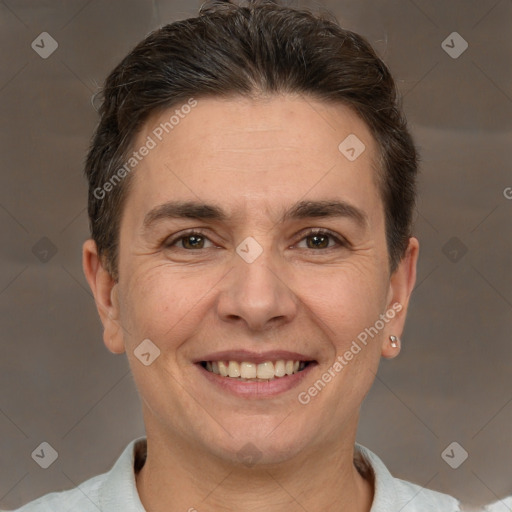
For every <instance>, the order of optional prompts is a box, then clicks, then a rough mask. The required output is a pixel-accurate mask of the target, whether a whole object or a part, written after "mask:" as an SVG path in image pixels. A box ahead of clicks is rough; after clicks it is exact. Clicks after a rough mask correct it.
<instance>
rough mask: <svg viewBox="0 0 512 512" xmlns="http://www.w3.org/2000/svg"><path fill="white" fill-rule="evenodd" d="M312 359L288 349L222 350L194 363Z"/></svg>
mask: <svg viewBox="0 0 512 512" xmlns="http://www.w3.org/2000/svg"><path fill="white" fill-rule="evenodd" d="M280 359H283V360H285V361H290V360H293V361H314V360H315V359H314V358H313V357H309V356H307V355H305V354H300V353H299V352H290V351H288V350H270V351H268V352H251V351H250V350H224V351H222V352H212V353H210V354H206V355H204V356H202V357H200V358H198V359H196V360H194V363H200V362H202V361H239V362H247V363H256V364H258V363H264V362H266V361H279V360H280Z"/></svg>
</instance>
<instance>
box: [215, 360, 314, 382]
mask: <svg viewBox="0 0 512 512" xmlns="http://www.w3.org/2000/svg"><path fill="white" fill-rule="evenodd" d="M305 367H306V362H305V361H293V360H288V361H285V360H284V359H280V360H278V361H275V362H272V361H265V362H264V363H259V364H256V363H248V362H246V361H243V362H241V363H239V362H238V361H207V362H206V369H207V370H208V371H210V372H213V373H216V374H217V375H221V376H222V377H231V378H232V379H237V378H239V379H242V380H247V379H251V380H272V379H274V378H275V377H284V376H285V375H293V374H294V373H297V372H299V371H302V370H303V369H304V368H305Z"/></svg>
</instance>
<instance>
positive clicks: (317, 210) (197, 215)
mask: <svg viewBox="0 0 512 512" xmlns="http://www.w3.org/2000/svg"><path fill="white" fill-rule="evenodd" d="M328 217H346V218H349V219H352V220H353V221H355V222H356V224H358V226H359V227H362V228H364V227H366V226H367V225H368V216H367V215H366V213H365V212H364V211H363V210H361V209H359V208H357V207H356V206H354V205H352V204H350V203H347V202H346V201H341V200H331V201H327V200H326V201H299V202H297V203H295V204H294V205H292V207H291V208H289V209H288V210H286V211H285V212H284V213H283V214H282V216H281V219H280V221H279V222H281V223H282V222H286V221H288V220H296V219H308V218H328ZM164 219H197V220H213V221H218V222H226V221H228V220H229V215H228V214H227V213H226V212H225V211H224V210H223V209H222V208H221V207H220V206H217V205H215V204H206V203H200V202H197V201H169V202H166V203H163V204H161V205H159V206H157V207H155V208H153V209H152V210H150V211H149V212H148V213H147V214H146V216H145V217H144V222H143V229H144V230H147V229H149V228H150V227H151V226H152V225H154V224H155V223H157V222H158V221H161V220H164Z"/></svg>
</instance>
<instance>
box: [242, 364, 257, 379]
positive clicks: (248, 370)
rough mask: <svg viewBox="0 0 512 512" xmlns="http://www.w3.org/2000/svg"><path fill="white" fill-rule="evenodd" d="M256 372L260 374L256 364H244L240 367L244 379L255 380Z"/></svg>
mask: <svg viewBox="0 0 512 512" xmlns="http://www.w3.org/2000/svg"><path fill="white" fill-rule="evenodd" d="M259 366H260V365H258V367H259ZM256 372H258V374H259V370H258V369H257V368H256V365H255V364H254V363H245V362H244V363H242V364H241V365H240V377H242V379H255V378H256ZM258 377H259V375H258Z"/></svg>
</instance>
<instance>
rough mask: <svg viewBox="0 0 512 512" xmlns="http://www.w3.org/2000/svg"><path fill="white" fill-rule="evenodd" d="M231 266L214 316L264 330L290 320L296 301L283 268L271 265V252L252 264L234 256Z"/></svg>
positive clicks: (293, 313)
mask: <svg viewBox="0 0 512 512" xmlns="http://www.w3.org/2000/svg"><path fill="white" fill-rule="evenodd" d="M233 265H234V268H233V269H232V270H231V272H229V273H228V275H227V276H226V279H225V280H223V282H222V286H221V290H220V293H219V296H218V300H217V313H218V315H219V317H220V318H221V319H222V320H223V321H225V322H232V323H233V322H234V323H240V324H241V323H243V324H245V326H246V327H247V328H248V329H250V330H251V331H264V330H267V329H271V328H275V327H277V326H279V325H281V324H286V323H289V322H291V321H292V320H293V318H294V317H295V316H296V314H297V309H298V304H299V301H298V300H297V297H296V295H295V293H294V292H293V290H292V289H291V288H290V286H289V284H288V283H287V282H286V275H285V272H284V271H283V269H282V268H279V267H278V266H276V265H275V262H272V255H271V250H264V251H263V253H262V254H261V255H260V256H259V257H258V258H257V259H256V260H255V261H253V262H252V263H248V262H247V261H244V259H242V258H241V257H239V256H238V255H235V256H234V262H233Z"/></svg>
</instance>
